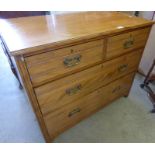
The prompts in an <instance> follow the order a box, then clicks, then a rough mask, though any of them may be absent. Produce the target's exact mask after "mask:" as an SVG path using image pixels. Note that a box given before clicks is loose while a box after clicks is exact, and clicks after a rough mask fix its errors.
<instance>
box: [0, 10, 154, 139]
mask: <svg viewBox="0 0 155 155" xmlns="http://www.w3.org/2000/svg"><path fill="white" fill-rule="evenodd" d="M90 23H91V24H90ZM92 23H93V24H92ZM152 24H153V22H151V21H147V20H145V19H141V18H136V17H131V16H128V15H125V14H121V13H118V12H104V13H102V12H83V13H71V14H59V15H52V16H50V15H48V16H37V17H27V18H18V19H9V20H1V25H2V27H1V37H2V38H3V40H4V43H5V44H6V46H7V47H8V49H9V50H10V54H12V55H13V56H14V58H15V61H16V64H17V67H18V70H19V73H20V75H21V79H22V81H23V85H24V87H25V89H26V91H27V94H28V96H29V99H30V102H31V104H32V106H33V109H34V112H35V114H36V116H37V118H38V122H39V124H40V127H41V129H42V132H43V135H44V137H45V140H46V141H47V142H51V141H52V140H53V138H54V137H56V136H57V135H59V134H60V133H61V132H63V131H64V130H66V129H68V128H69V127H72V126H73V125H74V124H76V123H78V122H79V121H81V120H82V119H84V118H86V117H88V116H89V115H90V114H93V113H94V112H96V111H97V110H99V109H101V108H103V107H104V106H105V105H107V104H109V103H111V102H112V101H113V100H115V99H117V98H119V97H122V96H126V97H127V96H128V94H129V91H130V88H131V85H132V82H133V79H134V76H135V73H136V71H137V68H138V65H139V62H140V59H141V56H142V53H143V49H144V47H145V44H146V41H147V38H148V35H149V32H150V29H151V26H152Z"/></svg>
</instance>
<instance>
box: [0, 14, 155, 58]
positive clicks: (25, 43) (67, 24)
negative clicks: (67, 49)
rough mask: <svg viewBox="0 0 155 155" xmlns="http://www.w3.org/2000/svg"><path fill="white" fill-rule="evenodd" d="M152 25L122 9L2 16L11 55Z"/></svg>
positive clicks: (0, 29)
mask: <svg viewBox="0 0 155 155" xmlns="http://www.w3.org/2000/svg"><path fill="white" fill-rule="evenodd" d="M152 24H153V22H152V21H149V20H146V19H142V18H137V17H134V16H130V15H127V14H122V13H119V12H79V13H77V12H75V13H66V14H51V15H47V16H35V17H21V18H12V19H2V20H0V33H1V35H2V37H3V39H4V40H5V42H6V43H7V46H8V49H9V50H10V52H11V54H12V55H19V54H26V53H31V54H32V52H34V53H36V52H39V50H45V49H46V50H47V48H58V47H60V46H64V45H65V46H66V45H67V44H68V45H69V44H71V43H75V42H78V41H81V40H82V41H87V40H88V39H91V38H95V37H103V35H109V34H111V33H116V32H122V31H124V30H132V29H134V28H139V27H144V26H151V25H152Z"/></svg>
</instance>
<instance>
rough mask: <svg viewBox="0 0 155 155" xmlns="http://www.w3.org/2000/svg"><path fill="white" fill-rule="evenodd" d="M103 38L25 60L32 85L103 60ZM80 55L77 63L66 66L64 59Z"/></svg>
mask: <svg viewBox="0 0 155 155" xmlns="http://www.w3.org/2000/svg"><path fill="white" fill-rule="evenodd" d="M104 46H105V45H104V40H97V41H93V42H89V43H85V44H80V45H77V46H72V47H68V48H63V49H59V50H55V51H51V52H46V53H43V54H38V55H35V56H31V57H26V58H25V61H26V64H27V68H28V71H29V74H30V77H31V81H32V83H33V85H34V86H37V85H40V84H42V83H45V82H46V81H49V80H55V79H56V78H58V77H60V76H62V75H64V74H65V75H66V74H68V73H72V72H75V71H76V70H81V69H82V68H86V67H88V66H90V65H93V64H95V63H99V62H101V61H103V60H104V56H105V51H104V50H103V48H104ZM76 56H80V60H79V63H78V64H77V65H74V66H70V67H68V66H66V65H65V64H64V60H65V59H67V58H68V59H69V58H74V57H76Z"/></svg>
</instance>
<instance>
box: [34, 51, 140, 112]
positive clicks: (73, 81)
mask: <svg viewBox="0 0 155 155" xmlns="http://www.w3.org/2000/svg"><path fill="white" fill-rule="evenodd" d="M141 54H142V50H137V51H133V52H131V53H129V54H126V55H123V56H121V57H119V58H116V59H113V60H112V61H107V62H105V63H103V64H100V65H97V66H94V67H91V68H90V69H87V70H84V71H81V72H78V73H76V74H73V75H70V76H67V77H65V78H61V79H60V80H57V81H54V82H51V83H48V84H45V85H43V86H40V87H38V88H36V89H35V93H36V95H37V99H38V102H39V104H40V107H41V111H42V113H43V114H48V113H49V112H52V111H54V110H56V109H58V108H60V107H61V106H63V105H65V104H67V103H70V102H74V101H75V100H77V99H79V98H81V97H83V96H85V95H87V94H89V93H91V92H93V91H95V90H96V89H98V88H100V87H102V86H104V85H106V84H108V83H110V82H112V81H113V80H115V79H117V78H120V77H121V76H124V75H126V74H129V73H131V72H133V71H136V70H137V67H138V64H139V60H140V58H141ZM131 60H132V61H131ZM79 86H80V88H79V89H78V88H77V87H79ZM73 89H74V90H73ZM75 89H76V90H75ZM68 90H71V91H75V92H73V94H69V93H67V91H68Z"/></svg>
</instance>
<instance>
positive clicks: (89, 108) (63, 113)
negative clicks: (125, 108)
mask: <svg viewBox="0 0 155 155" xmlns="http://www.w3.org/2000/svg"><path fill="white" fill-rule="evenodd" d="M133 77H134V73H132V74H130V75H128V76H125V77H123V78H121V79H119V80H116V81H114V82H113V83H111V84H109V85H107V86H105V87H102V88H100V89H98V90H96V91H94V92H92V93H91V94H89V95H87V96H84V97H83V98H80V99H79V100H77V101H75V102H74V103H71V104H69V105H67V106H62V107H61V108H60V109H59V110H57V111H55V112H52V113H50V114H48V115H47V116H44V120H45V124H46V126H47V129H48V131H49V134H50V135H51V136H52V137H53V136H57V135H58V134H59V133H61V132H62V131H64V130H65V129H67V128H69V127H71V126H73V125H74V124H76V123H77V122H79V121H80V120H82V119H83V118H85V117H86V116H88V115H90V114H91V113H93V112H95V111H97V110H98V109H100V108H102V107H103V106H105V105H106V104H108V103H109V102H111V101H113V100H114V99H116V98H118V97H121V96H124V95H127V94H128V92H129V90H130V87H131V84H132V80H133Z"/></svg>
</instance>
